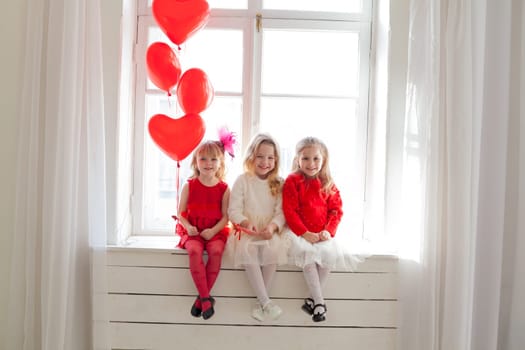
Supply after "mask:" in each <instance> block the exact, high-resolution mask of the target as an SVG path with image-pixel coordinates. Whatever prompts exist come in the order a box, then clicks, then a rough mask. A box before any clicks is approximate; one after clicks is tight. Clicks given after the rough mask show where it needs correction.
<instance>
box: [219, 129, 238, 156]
mask: <svg viewBox="0 0 525 350" xmlns="http://www.w3.org/2000/svg"><path fill="white" fill-rule="evenodd" d="M219 141H220V142H221V143H222V147H223V148H224V151H225V152H228V154H229V155H230V156H231V157H232V158H234V157H235V155H234V154H235V150H234V148H233V146H235V144H236V143H237V139H236V137H235V133H233V132H231V131H230V130H228V128H226V127H222V128H220V129H219Z"/></svg>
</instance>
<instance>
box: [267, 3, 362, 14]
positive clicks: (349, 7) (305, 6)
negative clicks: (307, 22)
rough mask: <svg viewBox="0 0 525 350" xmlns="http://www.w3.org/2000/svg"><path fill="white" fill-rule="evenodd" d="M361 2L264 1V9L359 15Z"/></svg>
mask: <svg viewBox="0 0 525 350" xmlns="http://www.w3.org/2000/svg"><path fill="white" fill-rule="evenodd" d="M362 7H363V5H362V2H361V0H323V1H318V0H263V8H265V9H275V10H297V11H323V12H342V13H358V12H361V11H362Z"/></svg>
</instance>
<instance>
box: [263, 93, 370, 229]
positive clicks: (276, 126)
mask: <svg viewBox="0 0 525 350" xmlns="http://www.w3.org/2000/svg"><path fill="white" fill-rule="evenodd" d="M261 131H264V132H268V133H270V134H271V135H273V136H274V137H275V139H276V140H277V142H278V143H279V145H280V147H281V158H282V159H281V171H282V174H281V175H282V176H284V177H285V176H286V175H288V174H289V173H290V171H291V169H292V161H293V157H294V155H295V145H296V144H297V142H298V141H299V140H300V139H302V138H303V137H306V136H315V137H318V138H320V139H321V140H322V141H323V142H324V143H325V144H326V146H327V147H328V150H329V154H330V170H331V172H332V176H333V177H334V181H335V183H336V185H337V186H338V188H339V190H340V191H341V195H342V198H343V203H344V212H345V215H344V218H343V222H342V223H341V230H340V232H354V233H360V232H361V225H362V205H363V195H362V193H363V184H362V183H361V181H360V179H362V171H363V170H364V169H363V164H362V161H361V159H360V154H359V153H360V152H361V151H362V150H361V148H360V147H359V145H360V144H362V142H363V138H364V137H365V136H366V135H360V134H359V133H358V122H357V116H356V101H355V100H353V99H321V98H310V99H306V98H301V99H299V98H263V99H262V105H261ZM343 228H344V229H343Z"/></svg>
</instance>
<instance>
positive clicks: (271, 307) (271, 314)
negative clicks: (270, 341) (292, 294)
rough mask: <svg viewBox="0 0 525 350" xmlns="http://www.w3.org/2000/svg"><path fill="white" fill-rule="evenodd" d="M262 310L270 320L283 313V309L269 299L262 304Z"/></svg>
mask: <svg viewBox="0 0 525 350" xmlns="http://www.w3.org/2000/svg"><path fill="white" fill-rule="evenodd" d="M263 311H264V315H265V316H266V317H268V318H269V319H271V320H276V319H278V318H279V317H281V315H282V313H283V310H282V309H281V308H280V307H279V306H277V305H275V304H274V303H272V302H271V301H270V302H269V303H268V304H266V305H265V306H264V308H263Z"/></svg>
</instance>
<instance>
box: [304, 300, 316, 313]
mask: <svg viewBox="0 0 525 350" xmlns="http://www.w3.org/2000/svg"><path fill="white" fill-rule="evenodd" d="M301 310H303V311H304V312H306V313H307V314H308V315H310V316H311V315H313V314H314V300H313V299H312V298H306V299H304V304H303V305H302V306H301Z"/></svg>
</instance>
